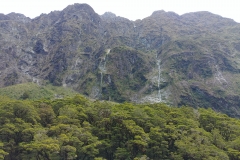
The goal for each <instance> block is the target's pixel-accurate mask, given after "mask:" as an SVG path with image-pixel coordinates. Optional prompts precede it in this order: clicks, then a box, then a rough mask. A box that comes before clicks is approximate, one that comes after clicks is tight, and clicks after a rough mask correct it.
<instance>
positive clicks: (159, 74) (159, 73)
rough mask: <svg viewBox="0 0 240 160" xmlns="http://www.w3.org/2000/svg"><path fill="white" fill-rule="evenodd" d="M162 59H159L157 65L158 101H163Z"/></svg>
mask: <svg viewBox="0 0 240 160" xmlns="http://www.w3.org/2000/svg"><path fill="white" fill-rule="evenodd" d="M160 63H161V60H160V59H158V60H157V66H158V80H157V81H158V96H157V97H158V101H159V102H161V101H162V95H161V88H160V83H161V66H160Z"/></svg>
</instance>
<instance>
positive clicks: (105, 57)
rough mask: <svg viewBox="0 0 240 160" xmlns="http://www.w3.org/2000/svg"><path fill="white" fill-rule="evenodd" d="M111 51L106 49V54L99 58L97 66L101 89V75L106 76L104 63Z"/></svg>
mask: <svg viewBox="0 0 240 160" xmlns="http://www.w3.org/2000/svg"><path fill="white" fill-rule="evenodd" d="M110 51H111V49H107V51H106V54H105V56H104V57H103V58H101V61H100V64H99V67H98V68H99V70H100V74H101V80H100V87H101V88H102V85H103V74H106V63H107V57H108V54H109V53H110Z"/></svg>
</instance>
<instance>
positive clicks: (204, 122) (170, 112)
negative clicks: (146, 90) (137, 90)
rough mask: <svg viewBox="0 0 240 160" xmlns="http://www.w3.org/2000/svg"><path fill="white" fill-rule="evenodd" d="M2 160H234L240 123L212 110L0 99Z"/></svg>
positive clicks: (238, 150) (239, 148) (82, 100)
mask: <svg viewBox="0 0 240 160" xmlns="http://www.w3.org/2000/svg"><path fill="white" fill-rule="evenodd" d="M0 159H5V160H69V159H73V160H93V159H94V160H103V159H107V160H113V159H116V160H128V159H129V160H132V159H135V160H145V159H153V160H159V159H174V160H175V159H176V160H187V159H190V160H203V159H205V160H212V159H216V160H221V159H222V160H227V159H232V160H238V159H240V121H239V120H238V119H234V118H230V117H228V116H226V115H224V114H220V113H216V112H214V111H213V110H211V109H193V108H190V107H181V108H175V107H169V106H167V105H165V104H141V105H139V104H131V103H123V104H117V103H112V102H101V101H91V100H88V99H86V98H85V97H83V96H80V95H77V96H75V97H73V98H66V99H56V100H39V101H30V100H23V101H20V100H12V99H8V98H6V97H0Z"/></svg>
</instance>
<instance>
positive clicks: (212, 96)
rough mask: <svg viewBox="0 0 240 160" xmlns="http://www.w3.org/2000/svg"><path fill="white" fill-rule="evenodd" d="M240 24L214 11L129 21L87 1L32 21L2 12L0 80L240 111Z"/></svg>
mask: <svg viewBox="0 0 240 160" xmlns="http://www.w3.org/2000/svg"><path fill="white" fill-rule="evenodd" d="M18 16H20V17H18ZM2 17H3V18H2ZM9 17H12V19H11V18H9ZM4 18H5V19H6V18H9V20H4ZM19 18H20V19H19ZM16 19H17V20H16ZM238 29H240V24H239V23H237V22H234V21H233V20H230V19H227V18H223V17H221V16H218V15H215V14H211V13H209V12H197V13H188V14H184V15H177V14H175V13H173V12H165V11H156V12H154V13H153V14H152V15H151V16H149V17H146V18H144V19H142V20H136V21H131V20H128V19H126V18H123V17H119V16H116V15H114V14H112V13H106V14H103V15H98V14H97V13H95V11H94V10H93V9H92V7H91V6H89V5H87V4H74V5H70V6H68V7H66V8H65V9H63V10H62V11H54V12H51V13H49V14H42V15H40V16H38V17H36V18H34V19H30V20H29V18H26V17H23V16H21V15H18V14H10V15H0V37H2V38H1V40H0V46H1V47H0V58H1V59H2V60H3V61H2V62H0V86H1V87H5V86H10V85H14V84H18V83H25V82H36V81H38V83H39V84H42V85H44V84H45V83H48V82H50V83H51V84H53V85H57V86H64V87H70V88H73V89H74V90H76V91H78V92H79V93H82V94H85V95H87V96H89V97H91V98H95V99H103V100H113V101H118V102H124V101H133V102H137V103H144V102H150V103H155V102H165V103H169V104H173V105H175V106H181V105H190V106H192V107H204V108H208V107H211V108H213V109H215V110H218V111H221V112H224V113H227V114H228V115H230V116H235V117H240V108H239V105H240V104H239V103H238V101H239V99H240V97H239V93H240V90H239V89H238V88H239V84H240V81H239V78H240V74H239V71H240V49H239V46H240V39H239V38H238V37H239V36H240V32H238Z"/></svg>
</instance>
